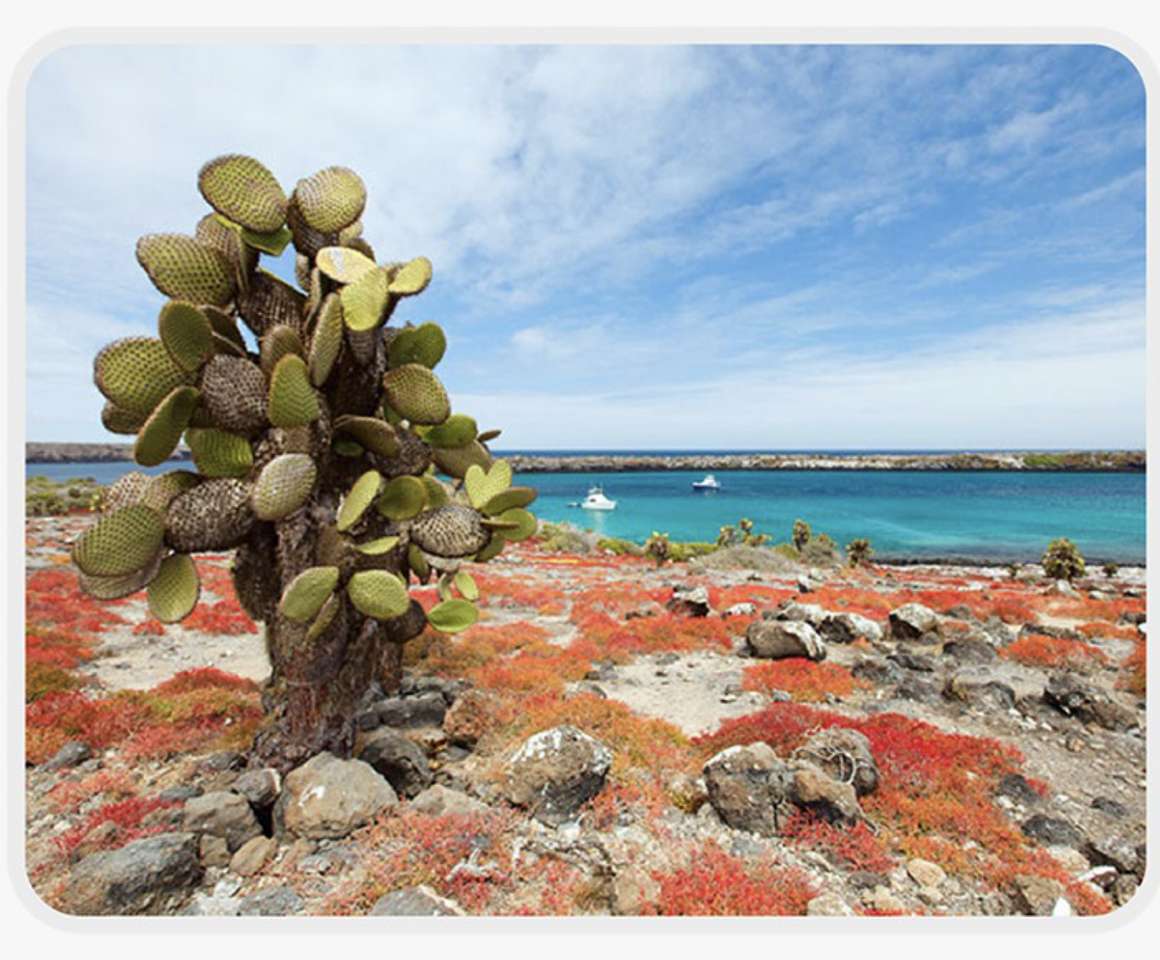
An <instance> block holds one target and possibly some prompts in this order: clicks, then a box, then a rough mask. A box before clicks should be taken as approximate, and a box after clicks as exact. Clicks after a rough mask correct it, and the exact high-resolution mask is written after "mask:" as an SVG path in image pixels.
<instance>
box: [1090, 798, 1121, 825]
mask: <svg viewBox="0 0 1160 960" xmlns="http://www.w3.org/2000/svg"><path fill="white" fill-rule="evenodd" d="M1092 807H1093V808H1094V809H1096V810H1099V811H1100V813H1106V814H1107V815H1108V816H1109V817H1113V818H1115V819H1116V820H1122V819H1123V818H1124V817H1126V816H1127V815H1128V808H1127V807H1125V806H1124V805H1123V804H1122V803H1120V801H1119V800H1113V799H1112V798H1111V797H1096V798H1095V799H1094V800H1092Z"/></svg>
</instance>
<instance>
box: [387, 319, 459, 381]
mask: <svg viewBox="0 0 1160 960" xmlns="http://www.w3.org/2000/svg"><path fill="white" fill-rule="evenodd" d="M446 351H447V336H446V334H444V332H443V328H442V327H440V326H439V325H438V324H436V323H421V324H420V325H419V326H417V327H404V328H403V329H402V330H400V331H399V332H398V333H396V334H395V337H394V339H393V340H391V345H390V347H389V348H388V349H387V360H388V362H389V363H390V365H391V366H392V367H401V366H403V365H404V364H407V363H418V364H420V365H422V366H424V367H426V368H427V369H428V370H434V369H435V366H436V365H437V364H438V363H439V361H440V360H442V359H443V354H444V353H445V352H446Z"/></svg>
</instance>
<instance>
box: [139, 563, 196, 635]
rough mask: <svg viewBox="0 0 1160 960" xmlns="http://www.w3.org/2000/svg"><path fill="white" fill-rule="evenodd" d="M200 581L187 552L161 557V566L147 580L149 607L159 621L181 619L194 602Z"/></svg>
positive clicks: (167, 621)
mask: <svg viewBox="0 0 1160 960" xmlns="http://www.w3.org/2000/svg"><path fill="white" fill-rule="evenodd" d="M200 595H201V581H200V579H198V576H197V566H196V565H195V564H194V562H193V558H192V557H191V556H190V555H189V554H187V553H174V554H171V555H170V556H168V557H166V558H165V559H164V560H163V561H161V567H160V568H159V569H158V571H157V576H155V577H154V578H153V579H152V580H151V581H150V582H149V591H148V597H149V611H150V613H152V614H153V616H155V617H156V618H157V619H158V620H160V621H161V622H162V623H176V622H177V621H178V620H184V619H185V618H186V617H188V616H189V615H190V614H191V613H193V608H194V607H196V606H197V598H198V597H199V596H200Z"/></svg>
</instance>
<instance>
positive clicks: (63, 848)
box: [54, 797, 177, 857]
mask: <svg viewBox="0 0 1160 960" xmlns="http://www.w3.org/2000/svg"><path fill="white" fill-rule="evenodd" d="M176 805H177V803H176V801H173V800H162V799H160V798H158V797H152V798H150V799H143V798H141V797H130V798H129V799H127V800H118V801H116V802H114V803H106V804H104V805H103V806H101V807H98V808H97V809H96V810H94V811H93V812H92V813H90V814H89V815H88V816H87V817H85V819H84V821H82V822H81V823H79V824H78V825H77V826H75V827H73V828H72V829H70V830H67V831H65V832H64V833H62V834H61V835H60V836H59V837H56V838H54V843H55V844H56V846H57V849H58V850H60V852H61V853H62V854H64V856H66V857H70V856H72V854H73V851H75V850H76V848H77V847H79V846H80V845H81V843H83V842H84V841H85V840H86V839H88V837H89V835H90V834H91V833H92V832H93V830H95V829H96V828H97V827H99V826H101V824H103V823H106V822H108V823H112V824H114V825H115V826H116V827H117V830H116V832H115V833H113V834H112V835H111V836H110V837H108V839H107V840H106V841H105V842H104V843H102V844H100V845H98V846H97V847H96V848H95V849H107V848H113V847H123V846H124V845H125V844H126V843H130V842H132V841H133V840H140V839H141V838H142V837H147V836H150V835H152V834H155V833H164V832H165V831H167V830H171V829H172V827H171V826H170V825H168V824H165V823H156V824H153V825H151V826H142V825H141V821H142V820H144V819H145V817H146V816H148V815H149V814H151V813H153V811H155V810H163V809H165V808H167V807H173V806H176ZM88 852H90V853H91V852H94V851H92V850H90V851H88Z"/></svg>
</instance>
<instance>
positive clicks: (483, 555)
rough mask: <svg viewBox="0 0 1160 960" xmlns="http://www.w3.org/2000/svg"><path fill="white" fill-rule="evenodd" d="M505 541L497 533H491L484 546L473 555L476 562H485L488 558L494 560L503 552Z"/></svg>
mask: <svg viewBox="0 0 1160 960" xmlns="http://www.w3.org/2000/svg"><path fill="white" fill-rule="evenodd" d="M506 544H507V541H506V540H504V538H503V537H501V536H499V535H498V534H494V533H493V534H492V536H491V539H490V540H488V541H487V544H486V546H484V548H483V549H482V550H480V551H479V553H477V554H476V555H475V562H476V563H487V561H488V560H494V559H495V558H496V557H498V556H499V555H500V553H502V552H503V548H504V546H505V545H506Z"/></svg>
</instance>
